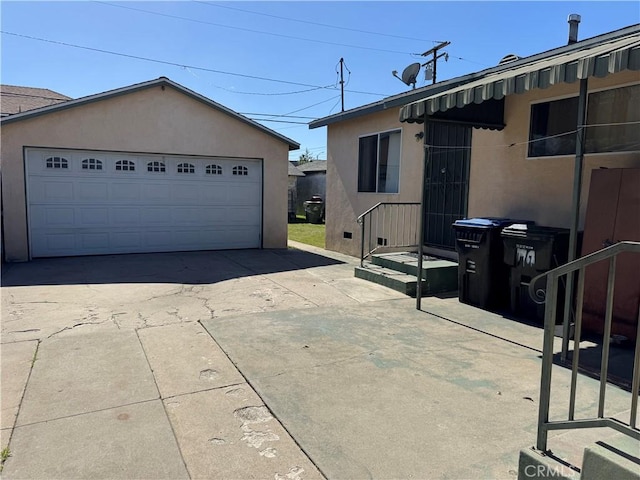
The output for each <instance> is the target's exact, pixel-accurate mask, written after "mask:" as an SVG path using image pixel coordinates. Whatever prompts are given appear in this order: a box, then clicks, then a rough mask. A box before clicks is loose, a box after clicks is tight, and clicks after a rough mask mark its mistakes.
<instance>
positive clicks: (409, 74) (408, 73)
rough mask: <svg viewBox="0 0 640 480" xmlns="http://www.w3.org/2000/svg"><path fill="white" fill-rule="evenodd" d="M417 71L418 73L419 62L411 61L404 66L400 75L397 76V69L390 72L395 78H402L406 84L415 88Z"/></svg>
mask: <svg viewBox="0 0 640 480" xmlns="http://www.w3.org/2000/svg"><path fill="white" fill-rule="evenodd" d="M418 73H420V64H419V63H412V64H411V65H409V66H408V67H407V68H405V69H404V70H403V72H402V76H401V77H399V76H398V71H397V70H394V71H393V72H391V75H393V76H394V77H396V78H399V79H400V80H402V81H403V82H404V83H405V84H406V85H411V88H416V80H417V78H418Z"/></svg>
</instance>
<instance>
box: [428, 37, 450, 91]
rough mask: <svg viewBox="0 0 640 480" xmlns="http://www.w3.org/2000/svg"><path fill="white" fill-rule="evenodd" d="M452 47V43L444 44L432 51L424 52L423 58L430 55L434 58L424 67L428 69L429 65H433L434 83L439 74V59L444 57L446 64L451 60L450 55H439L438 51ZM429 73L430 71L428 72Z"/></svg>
mask: <svg viewBox="0 0 640 480" xmlns="http://www.w3.org/2000/svg"><path fill="white" fill-rule="evenodd" d="M449 45H451V42H442V43H441V44H440V45H438V46H436V47H433V48H432V49H431V50H427V51H426V52H424V53H423V54H422V55H421V56H423V57H428V56H429V55H433V58H432V59H431V60H429V61H428V62H426V63H423V64H422V66H423V67H426V66H427V65H432V68H433V82H432V83H436V73H437V64H438V59H439V58H440V57H444V60H445V62H446V61H447V60H449V54H448V53H444V52H443V53H441V54H440V55H438V50H441V49H443V48H444V47H446V46H449ZM427 71H428V70H427Z"/></svg>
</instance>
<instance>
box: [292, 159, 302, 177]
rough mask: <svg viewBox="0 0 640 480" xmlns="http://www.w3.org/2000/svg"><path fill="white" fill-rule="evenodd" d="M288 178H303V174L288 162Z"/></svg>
mask: <svg viewBox="0 0 640 480" xmlns="http://www.w3.org/2000/svg"><path fill="white" fill-rule="evenodd" d="M289 176H290V177H291V176H293V177H304V173H302V172H301V171H300V169H299V168H298V167H296V166H295V165H294V164H293V163H291V162H289Z"/></svg>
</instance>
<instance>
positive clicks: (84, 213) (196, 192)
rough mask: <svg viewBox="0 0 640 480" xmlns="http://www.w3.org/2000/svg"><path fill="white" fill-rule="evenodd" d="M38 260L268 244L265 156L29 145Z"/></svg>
mask: <svg viewBox="0 0 640 480" xmlns="http://www.w3.org/2000/svg"><path fill="white" fill-rule="evenodd" d="M26 175H27V198H28V216H29V239H30V245H31V256H32V257H55V256H67V255H96V254H110V253H138V252H170V251H185V250H216V249H231V248H259V247H260V246H261V231H262V162H261V161H260V160H250V159H238V158H213V157H178V156H171V155H141V154H129V153H117V152H91V151H74V150H45V149H27V151H26Z"/></svg>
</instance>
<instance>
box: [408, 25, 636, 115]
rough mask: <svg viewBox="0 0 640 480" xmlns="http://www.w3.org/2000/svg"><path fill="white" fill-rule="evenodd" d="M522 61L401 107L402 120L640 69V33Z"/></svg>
mask: <svg viewBox="0 0 640 480" xmlns="http://www.w3.org/2000/svg"><path fill="white" fill-rule="evenodd" d="M514 63H516V62H514ZM518 63H519V64H518V65H514V66H513V67H512V68H508V64H507V66H506V68H507V69H506V70H501V71H499V72H496V73H491V74H488V75H486V76H484V77H483V78H481V79H479V80H474V81H472V82H470V83H467V84H465V85H462V86H459V87H456V88H452V89H450V90H447V91H445V92H441V93H438V94H436V95H432V96H430V97H427V98H424V99H422V100H419V101H416V102H413V103H410V104H407V105H405V106H403V107H402V108H401V110H400V121H401V122H410V123H413V122H423V121H424V115H425V114H427V115H433V114H435V113H436V112H446V111H447V110H450V109H453V108H463V107H465V106H467V105H471V104H480V103H482V102H484V101H486V100H490V99H494V100H500V99H502V98H504V97H505V96H507V95H511V94H513V93H523V92H527V91H529V90H533V89H536V88H547V87H549V86H551V85H556V84H559V83H572V82H575V81H577V80H582V79H585V78H588V77H606V76H607V75H610V74H613V73H618V72H621V71H623V70H634V71H637V70H640V33H636V34H633V35H628V36H625V37H623V38H618V39H615V40H611V41H609V42H605V43H601V44H598V45H594V46H593V47H590V48H584V49H580V50H578V51H571V52H567V53H563V54H558V55H555V56H552V57H547V58H544V59H541V60H539V61H534V62H529V63H524V64H522V63H520V62H518Z"/></svg>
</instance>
